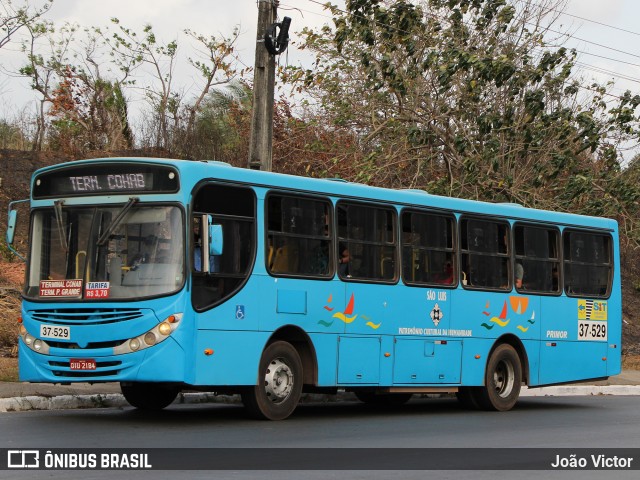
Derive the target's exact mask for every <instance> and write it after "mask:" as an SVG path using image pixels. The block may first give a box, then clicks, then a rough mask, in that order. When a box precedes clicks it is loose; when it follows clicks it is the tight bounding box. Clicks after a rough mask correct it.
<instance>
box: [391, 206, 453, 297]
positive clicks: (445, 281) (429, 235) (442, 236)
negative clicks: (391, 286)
mask: <svg viewBox="0 0 640 480" xmlns="http://www.w3.org/2000/svg"><path fill="white" fill-rule="evenodd" d="M453 232H454V218H453V217H446V216H444V215H437V214H431V213H423V212H415V211H404V212H402V278H403V280H404V282H405V283H407V284H410V285H411V284H416V285H422V284H426V285H448V286H452V285H454V284H455V280H456V279H455V271H456V268H455V267H456V265H455V255H454V250H453V245H454V243H453Z"/></svg>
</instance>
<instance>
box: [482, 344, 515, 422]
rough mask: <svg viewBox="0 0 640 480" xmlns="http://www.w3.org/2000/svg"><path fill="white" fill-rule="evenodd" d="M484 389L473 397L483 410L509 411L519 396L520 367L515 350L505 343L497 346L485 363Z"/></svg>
mask: <svg viewBox="0 0 640 480" xmlns="http://www.w3.org/2000/svg"><path fill="white" fill-rule="evenodd" d="M484 385H485V386H484V387H481V388H479V389H478V390H476V395H474V397H475V399H476V400H477V402H478V404H479V406H480V407H481V408H483V409H484V410H496V411H500V412H504V411H507V410H511V409H512V408H513V406H514V405H515V404H516V402H517V401H518V397H519V396H520V387H521V386H522V366H521V364H520V357H519V356H518V353H517V352H516V350H515V349H514V348H513V347H512V346H511V345H508V344H506V343H504V344H502V345H500V346H498V347H497V348H496V349H495V350H494V351H493V353H492V354H491V357H490V358H489V362H488V363H487V370H486V371H485V382H484Z"/></svg>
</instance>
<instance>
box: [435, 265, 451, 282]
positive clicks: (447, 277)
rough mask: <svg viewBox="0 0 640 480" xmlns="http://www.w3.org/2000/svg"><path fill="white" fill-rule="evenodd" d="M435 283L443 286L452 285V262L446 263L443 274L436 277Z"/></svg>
mask: <svg viewBox="0 0 640 480" xmlns="http://www.w3.org/2000/svg"><path fill="white" fill-rule="evenodd" d="M434 282H435V283H439V284H442V285H451V284H452V283H453V265H452V264H451V262H445V264H444V265H443V266H442V272H441V273H438V274H436V275H435V278H434Z"/></svg>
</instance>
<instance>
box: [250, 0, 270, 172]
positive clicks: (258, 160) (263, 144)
mask: <svg viewBox="0 0 640 480" xmlns="http://www.w3.org/2000/svg"><path fill="white" fill-rule="evenodd" d="M276 16H277V0H258V29H257V35H256V61H255V71H254V76H253V113H252V117H251V140H250V141H251V143H250V144H249V168H251V169H254V170H265V171H268V172H270V171H271V149H272V145H273V100H274V90H275V82H276V59H275V56H274V55H271V54H270V53H269V52H268V51H267V48H266V47H265V39H264V36H265V32H266V31H267V29H268V28H269V27H270V26H271V25H272V24H273V23H274V22H275V19H276Z"/></svg>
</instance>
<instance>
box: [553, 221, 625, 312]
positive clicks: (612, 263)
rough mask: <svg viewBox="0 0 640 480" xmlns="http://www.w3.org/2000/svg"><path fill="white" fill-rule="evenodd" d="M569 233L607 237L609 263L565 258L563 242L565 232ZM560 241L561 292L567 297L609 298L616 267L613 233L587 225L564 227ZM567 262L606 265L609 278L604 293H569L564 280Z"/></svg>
mask: <svg viewBox="0 0 640 480" xmlns="http://www.w3.org/2000/svg"><path fill="white" fill-rule="evenodd" d="M571 233H583V234H588V235H598V236H602V237H606V238H608V239H609V242H608V243H609V252H608V253H609V264H594V263H586V262H573V261H571V260H567V258H568V257H567V255H565V249H564V244H565V235H567V234H571ZM560 241H561V243H562V280H563V281H562V293H564V294H565V295H566V296H567V297H570V298H596V299H601V300H607V299H609V298H611V295H612V293H613V284H614V278H615V267H616V262H615V258H614V254H615V249H614V243H615V242H614V239H613V235H612V234H611V232H610V231H605V230H596V229H592V228H588V227H573V226H571V227H566V228H564V229H563V230H562V236H561V240H560ZM567 263H573V264H574V265H575V264H583V265H585V264H586V265H592V266H593V265H600V266H608V267H609V278H608V281H607V291H606V292H605V294H604V295H593V294H586V293H570V292H569V291H568V289H567V288H566V287H567V285H566V281H565V277H566V276H565V266H566V264H567Z"/></svg>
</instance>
